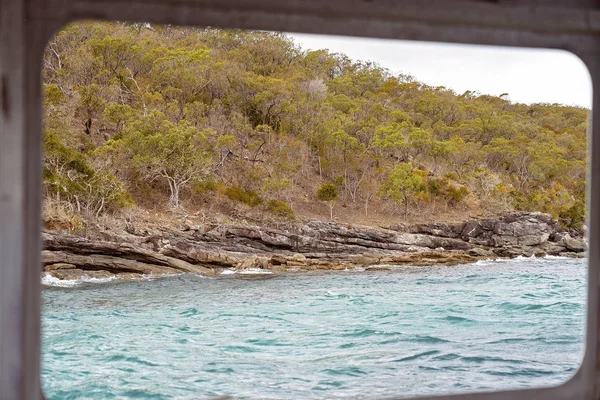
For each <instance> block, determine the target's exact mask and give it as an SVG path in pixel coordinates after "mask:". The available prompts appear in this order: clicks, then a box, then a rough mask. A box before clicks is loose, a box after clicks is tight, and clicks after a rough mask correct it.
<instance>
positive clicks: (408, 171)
mask: <svg viewBox="0 0 600 400" xmlns="http://www.w3.org/2000/svg"><path fill="white" fill-rule="evenodd" d="M425 189H426V183H425V177H424V176H423V174H422V173H421V172H420V171H419V170H415V169H414V168H413V166H412V165H411V164H408V163H400V164H398V165H396V166H395V167H394V168H393V169H392V170H391V171H390V174H389V175H388V178H387V180H386V181H385V182H384V184H383V185H382V187H381V190H382V192H383V194H385V196H387V197H388V198H389V199H391V200H392V201H394V202H395V203H396V204H398V205H400V204H404V217H407V216H408V203H409V201H410V199H411V197H412V196H414V195H415V194H417V193H420V192H424V191H425Z"/></svg>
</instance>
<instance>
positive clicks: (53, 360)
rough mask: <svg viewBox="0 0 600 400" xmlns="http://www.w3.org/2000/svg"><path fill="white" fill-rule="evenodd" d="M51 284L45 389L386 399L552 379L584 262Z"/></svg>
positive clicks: (577, 347)
mask: <svg viewBox="0 0 600 400" xmlns="http://www.w3.org/2000/svg"><path fill="white" fill-rule="evenodd" d="M390 268H391V270H390V271H366V270H349V271H335V272H319V273H316V272H314V273H313V272H310V273H308V272H307V273H288V274H275V273H272V274H265V273H261V271H259V270H257V271H252V270H251V271H247V272H246V273H234V272H233V271H225V273H223V274H221V275H219V276H216V277H203V276H199V275H180V276H171V277H163V278H153V277H148V278H147V279H144V280H141V281H119V280H108V281H107V280H93V279H91V280H88V281H80V282H64V281H59V280H56V279H52V278H50V277H48V276H47V277H45V278H44V279H43V284H44V291H43V317H42V319H43V321H42V330H43V332H42V341H43V354H42V386H43V391H44V394H45V395H46V397H47V398H48V399H56V400H58V399H61V400H62V399H211V398H217V397H221V396H230V397H228V398H230V399H359V398H360V399H377V398H390V397H406V396H417V395H432V394H447V393H463V392H474V391H490V390H501V389H515V388H526V387H527V388H530V387H544V386H555V385H559V384H561V383H564V382H565V381H567V380H568V379H569V378H570V377H572V376H573V374H574V373H575V372H576V371H577V369H578V366H579V365H580V362H581V359H582V355H583V349H584V329H585V314H586V285H587V261H586V260H585V259H567V258H552V257H549V258H517V259H513V260H499V261H479V262H477V263H475V264H469V265H458V266H452V267H441V266H435V267H431V266H430V267H427V266H423V267H390Z"/></svg>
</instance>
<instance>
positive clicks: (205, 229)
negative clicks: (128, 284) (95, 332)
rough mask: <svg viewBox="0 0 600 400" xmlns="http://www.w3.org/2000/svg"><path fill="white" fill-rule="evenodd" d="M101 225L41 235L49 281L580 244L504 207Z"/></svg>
mask: <svg viewBox="0 0 600 400" xmlns="http://www.w3.org/2000/svg"><path fill="white" fill-rule="evenodd" d="M128 231H129V233H125V232H123V233H120V234H115V233H111V232H104V233H103V240H88V239H83V238H80V237H75V236H69V235H65V234H61V233H58V232H45V233H44V234H43V238H44V242H45V250H44V251H43V253H42V259H43V263H44V268H45V271H46V272H47V273H49V274H51V275H52V276H54V277H56V278H59V279H80V278H82V277H84V276H89V277H108V276H114V275H115V274H116V275H119V276H122V277H138V276H141V275H143V274H177V273H200V274H204V275H213V274H216V273H219V272H221V271H222V270H224V269H227V268H235V269H250V268H257V269H263V270H271V271H281V272H286V271H298V270H343V269H352V268H356V267H362V268H367V270H371V271H375V270H385V268H386V267H376V266H377V265H455V264H462V263H469V262H473V261H476V260H478V259H482V258H495V257H516V256H526V257H531V256H534V255H535V256H543V255H562V256H574V257H575V256H582V255H583V252H584V251H585V250H586V244H585V242H584V241H583V240H582V239H581V238H577V237H572V236H571V235H570V234H569V233H567V232H564V231H563V230H561V229H560V228H559V226H558V224H557V223H556V221H553V220H552V218H551V217H550V216H549V215H546V214H542V213H513V214H509V215H505V216H501V217H497V218H489V219H481V220H471V221H468V222H465V223H436V224H425V225H412V226H403V225H392V226H389V227H385V228H372V227H363V226H352V225H347V224H336V223H333V222H322V221H313V222H309V223H307V224H294V225H290V226H288V227H287V228H286V229H273V228H267V227H259V226H247V225H218V226H215V225H212V226H211V225H202V226H184V227H182V228H181V229H180V230H179V231H168V230H165V231H163V232H154V233H152V232H147V231H142V232H140V231H138V230H136V229H135V227H133V228H131V229H128Z"/></svg>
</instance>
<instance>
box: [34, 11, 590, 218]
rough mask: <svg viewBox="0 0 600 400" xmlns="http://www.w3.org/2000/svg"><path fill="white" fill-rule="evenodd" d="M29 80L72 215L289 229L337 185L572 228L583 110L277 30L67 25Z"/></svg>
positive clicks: (364, 199) (55, 182)
mask: <svg viewBox="0 0 600 400" xmlns="http://www.w3.org/2000/svg"><path fill="white" fill-rule="evenodd" d="M399 56H401V55H399ZM43 81H44V106H45V107H44V113H45V115H44V117H45V140H44V144H45V159H44V162H45V164H44V165H45V173H44V184H45V190H46V193H47V199H53V201H57V202H61V203H65V204H66V205H68V206H69V207H70V208H71V209H72V210H74V211H81V210H86V209H88V211H89V210H93V213H94V214H98V215H99V214H102V213H104V212H115V211H116V210H118V209H119V208H122V207H126V206H128V205H131V204H133V203H134V202H135V203H137V204H139V205H140V206H145V205H147V204H148V202H149V201H155V202H159V203H161V204H163V205H170V206H171V207H175V208H178V207H181V206H184V207H191V208H194V207H203V204H204V205H206V204H207V202H208V203H211V204H215V203H219V202H227V201H230V202H231V201H233V202H236V201H237V202H238V203H239V204H240V206H242V204H244V207H251V208H256V207H258V208H261V207H262V210H263V211H264V212H271V213H272V214H273V215H286V216H288V217H289V216H290V215H293V211H296V210H299V209H303V210H306V209H307V207H304V206H302V207H299V206H300V205H301V203H303V204H304V203H310V202H316V201H317V200H318V199H319V197H318V189H319V188H320V187H321V185H322V184H323V183H326V184H332V183H335V186H334V187H335V188H336V190H338V189H339V197H338V199H337V201H338V202H341V203H342V204H343V205H344V207H347V209H348V210H350V211H351V210H355V211H356V212H358V213H361V212H363V209H364V214H368V213H369V211H371V212H372V213H379V214H386V215H391V214H394V215H399V214H397V210H398V207H397V206H398V205H403V207H402V208H403V213H402V214H403V215H404V216H405V217H408V216H410V215H411V214H412V215H416V214H417V213H415V212H414V211H415V210H419V211H422V210H424V209H428V210H429V211H430V213H433V214H435V213H443V212H445V211H448V210H449V209H456V210H464V211H465V213H466V212H467V211H468V210H470V209H474V208H476V209H479V210H484V211H488V212H498V211H502V210H512V209H518V210H532V211H544V212H549V213H551V214H553V215H554V216H555V217H558V218H561V220H562V221H563V223H564V224H565V225H566V226H570V227H579V226H580V225H581V223H582V221H583V213H584V207H583V204H585V201H584V197H585V173H586V157H587V147H586V146H587V144H586V143H587V128H588V114H589V110H587V109H584V108H578V107H569V106H564V105H560V104H530V105H527V104H519V103H512V102H510V101H508V100H507V99H506V97H505V96H501V97H495V96H489V95H481V94H479V93H477V92H471V91H467V92H465V93H462V94H459V93H454V92H453V91H452V90H449V89H447V88H444V87H431V86H428V85H425V84H423V83H420V82H418V81H416V80H415V79H413V78H412V77H411V76H408V75H402V74H400V75H399V74H393V73H392V72H390V71H388V70H386V69H384V68H382V67H380V66H379V65H377V64H376V63H372V62H364V61H352V60H350V59H349V58H348V57H346V56H345V55H343V54H336V53H331V52H329V51H327V50H303V49H301V48H300V47H298V46H297V45H296V44H295V43H294V42H293V40H292V39H291V38H289V37H287V36H286V35H284V34H281V33H269V32H257V31H240V30H220V29H213V28H206V29H196V28H178V27H173V26H154V25H150V24H129V23H105V22H81V23H76V24H71V25H69V26H67V27H66V28H64V29H63V30H62V31H60V32H58V33H57V35H56V36H55V37H54V38H53V39H52V40H51V41H50V43H49V44H48V46H47V48H46V52H45V55H44V69H43ZM549 84H551V82H549ZM232 188H233V189H232ZM228 190H229V192H228ZM233 192H236V193H237V194H240V193H242V194H243V195H241V197H240V196H228V195H227V193H230V194H231V193H233ZM244 193H245V194H244ZM249 193H250V194H252V195H249ZM244 196H250V197H253V198H254V197H256V198H257V199H261V201H258V200H256V201H252V202H245V201H242V200H239V199H241V198H245V197H244ZM236 199H237V200H236ZM262 199H264V200H265V201H264V202H263V201H262ZM269 204H270V206H269ZM440 205H442V207H440ZM272 210H277V211H276V212H275V211H272ZM282 210H283V211H282Z"/></svg>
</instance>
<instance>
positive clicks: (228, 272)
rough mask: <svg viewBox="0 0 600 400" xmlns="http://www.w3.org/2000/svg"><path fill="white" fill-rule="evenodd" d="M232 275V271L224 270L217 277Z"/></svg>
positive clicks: (233, 272) (233, 271)
mask: <svg viewBox="0 0 600 400" xmlns="http://www.w3.org/2000/svg"><path fill="white" fill-rule="evenodd" d="M234 274H235V270H234V269H226V270H224V271H223V272H221V273H220V274H219V275H234Z"/></svg>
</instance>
